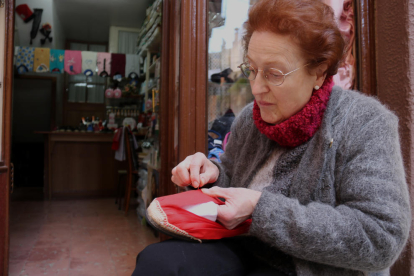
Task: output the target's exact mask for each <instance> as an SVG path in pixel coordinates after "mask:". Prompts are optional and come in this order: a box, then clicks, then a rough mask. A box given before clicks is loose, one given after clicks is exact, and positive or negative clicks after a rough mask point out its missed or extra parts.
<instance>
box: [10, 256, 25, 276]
mask: <svg viewBox="0 0 414 276" xmlns="http://www.w3.org/2000/svg"><path fill="white" fill-rule="evenodd" d="M25 263H26V260H23V261H14V260H10V261H9V276H19V275H20V273H21V272H22V270H23V269H24V265H25Z"/></svg>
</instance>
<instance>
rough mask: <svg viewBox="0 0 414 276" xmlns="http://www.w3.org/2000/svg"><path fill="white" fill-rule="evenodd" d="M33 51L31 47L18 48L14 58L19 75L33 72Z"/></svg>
mask: <svg viewBox="0 0 414 276" xmlns="http://www.w3.org/2000/svg"><path fill="white" fill-rule="evenodd" d="M34 49H35V48H33V47H19V51H18V54H17V57H16V68H17V72H18V73H19V74H23V73H27V72H31V71H33V63H34V51H35V50H34Z"/></svg>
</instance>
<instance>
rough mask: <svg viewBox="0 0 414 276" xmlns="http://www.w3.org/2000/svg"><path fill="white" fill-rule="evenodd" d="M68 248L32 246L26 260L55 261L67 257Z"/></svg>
mask: <svg viewBox="0 0 414 276" xmlns="http://www.w3.org/2000/svg"><path fill="white" fill-rule="evenodd" d="M69 254H70V249H69V248H65V247H45V248H41V247H40V248H39V247H34V248H33V249H32V250H31V251H30V254H29V256H28V258H27V260H28V261H31V262H37V261H55V260H60V259H64V258H69Z"/></svg>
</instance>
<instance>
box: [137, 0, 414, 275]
mask: <svg viewBox="0 0 414 276" xmlns="http://www.w3.org/2000/svg"><path fill="white" fill-rule="evenodd" d="M246 30H247V32H246V35H245V38H244V39H245V47H246V49H245V50H246V62H245V63H243V64H242V65H241V66H240V68H241V70H242V71H243V73H244V74H245V76H246V77H247V78H248V79H249V80H250V85H251V88H252V92H253V95H254V97H255V101H254V103H252V104H250V105H248V106H246V107H245V109H244V110H243V111H242V112H241V114H240V115H239V116H238V117H237V118H236V120H235V122H234V123H233V126H232V129H231V136H230V140H229V143H228V145H227V148H226V152H225V153H224V154H223V155H222V156H221V160H222V163H221V164H217V163H213V162H211V161H209V160H208V159H207V158H206V157H205V155H204V154H202V153H196V154H194V155H192V156H188V157H187V158H186V159H185V160H184V161H183V162H181V163H180V164H179V165H178V166H177V167H176V168H174V169H173V171H172V181H173V182H174V183H175V184H176V185H179V186H188V185H191V186H193V187H195V188H198V187H204V189H203V192H204V193H205V194H208V195H211V196H218V197H221V198H224V199H225V205H222V206H219V208H218V221H219V222H221V223H222V224H223V225H224V226H225V227H227V228H229V229H231V228H234V227H236V226H237V225H238V224H240V223H241V222H243V221H244V220H246V219H248V218H252V224H251V227H250V230H249V235H248V236H240V237H237V238H231V239H223V240H220V241H217V242H208V243H202V244H196V243H188V242H185V241H177V240H170V241H166V242H161V243H158V244H154V245H151V246H149V247H147V248H146V249H145V250H144V251H143V252H142V253H141V254H140V255H139V256H138V258H137V267H136V270H135V272H134V273H135V274H134V275H197V276H198V275H298V276H305V275H306V276H314V275H315V276H316V275H318V276H320V275H326V276H328V275H329V276H332V275H336V276H338V275H344V276H345V275H346V276H351V275H352V276H353V275H355V276H356V275H371V276H374V275H376V276H380V275H389V273H390V272H389V270H390V267H391V265H392V264H393V263H394V262H395V260H396V259H397V257H398V256H399V254H400V253H401V251H402V249H403V247H404V245H405V242H406V241H407V237H408V232H409V228H410V222H411V221H410V217H411V214H410V204H409V197H408V191H407V185H406V181H405V175H404V168H403V162H402V157H401V150H400V143H399V136H398V119H397V117H396V116H395V115H394V114H393V113H392V112H390V111H389V110H388V109H387V108H386V107H384V106H383V105H381V104H380V103H379V102H378V101H377V100H376V99H374V98H370V97H367V96H364V95H362V94H360V93H358V92H355V91H346V90H342V89H341V88H340V87H337V86H333V82H332V76H333V75H334V74H336V72H337V69H338V64H339V62H340V60H341V57H342V54H343V52H344V41H343V39H342V37H341V35H340V32H339V31H338V29H337V25H336V23H335V20H334V16H333V11H332V10H331V8H330V7H328V6H327V5H325V4H324V3H323V2H322V1H319V0H261V1H258V3H257V4H256V5H254V6H253V7H252V8H251V10H250V12H249V18H248V21H247V22H246ZM210 186H214V187H212V188H210V189H207V187H210Z"/></svg>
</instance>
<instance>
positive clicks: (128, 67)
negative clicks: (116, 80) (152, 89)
mask: <svg viewBox="0 0 414 276" xmlns="http://www.w3.org/2000/svg"><path fill="white" fill-rule="evenodd" d="M131 73H135V74H137V75H138V76H139V56H138V55H130V54H128V55H126V62H125V76H126V77H128V76H129V74H131Z"/></svg>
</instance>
